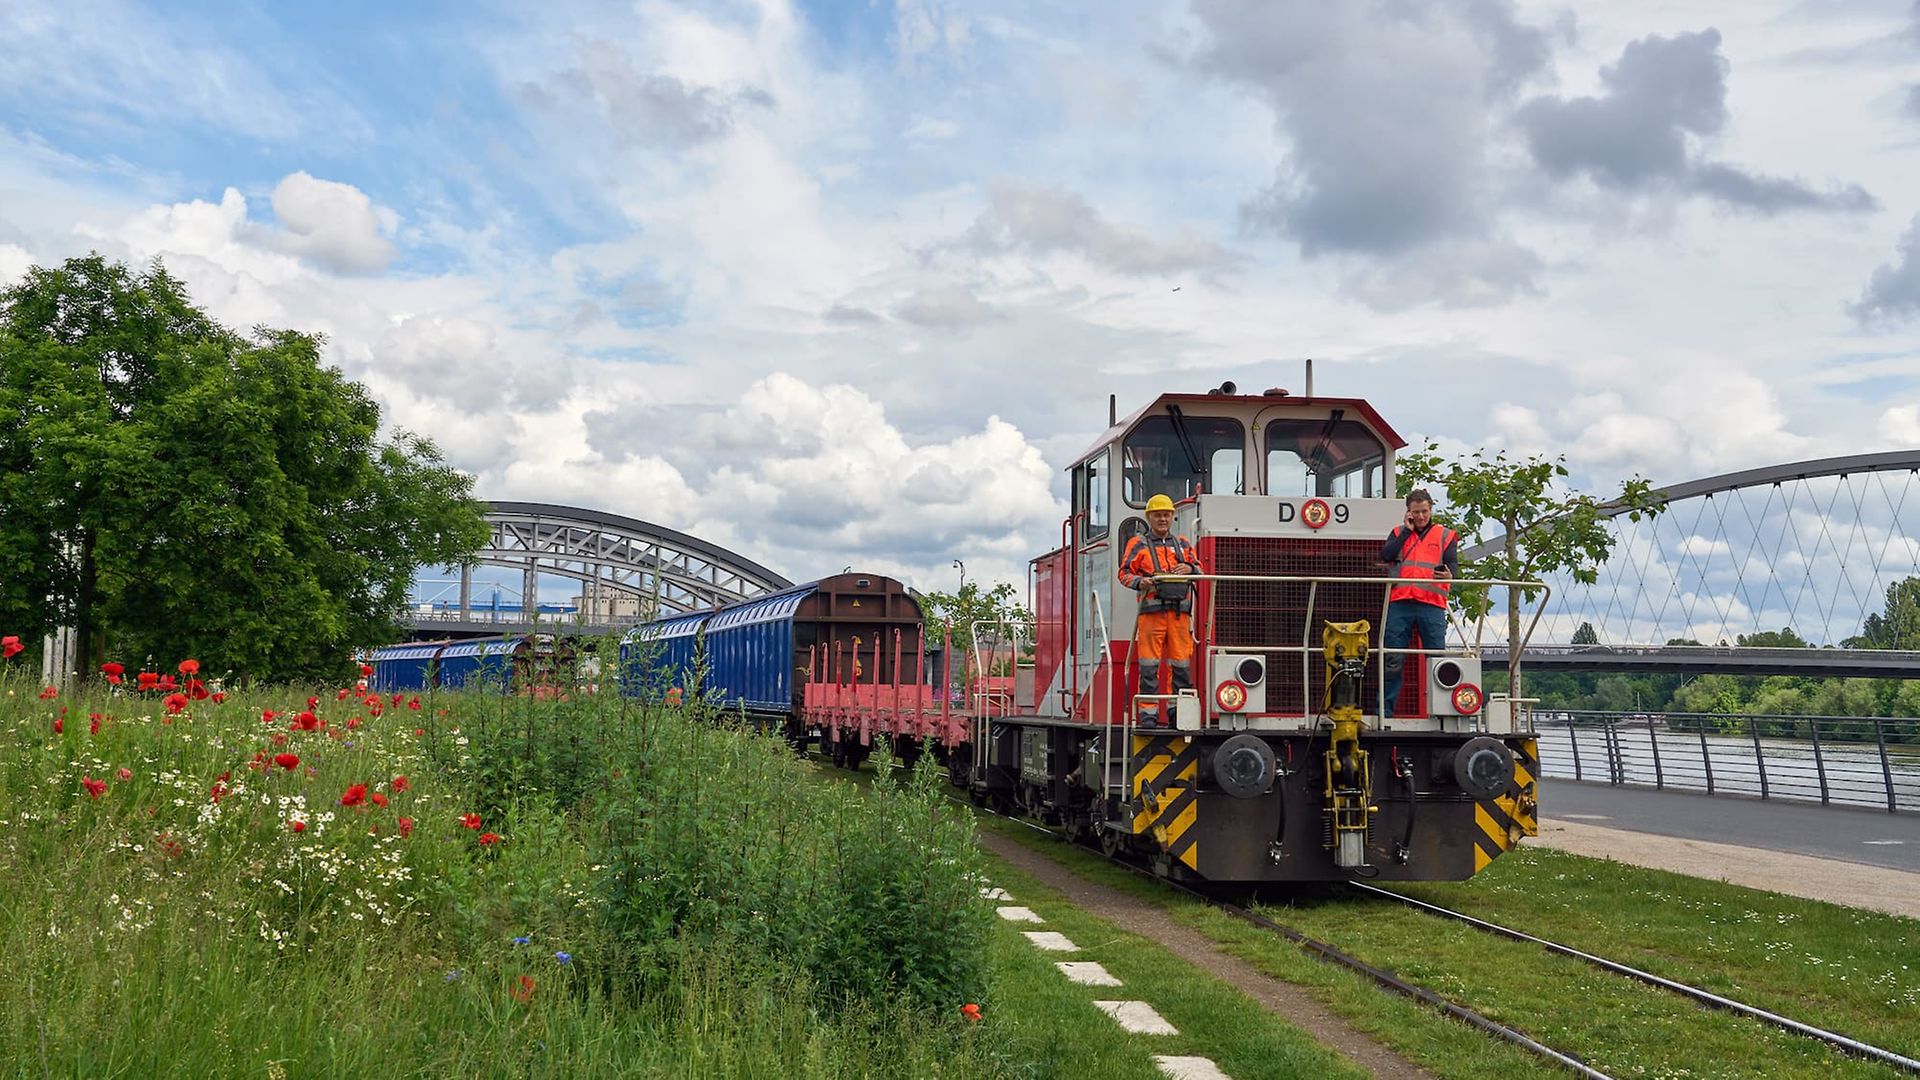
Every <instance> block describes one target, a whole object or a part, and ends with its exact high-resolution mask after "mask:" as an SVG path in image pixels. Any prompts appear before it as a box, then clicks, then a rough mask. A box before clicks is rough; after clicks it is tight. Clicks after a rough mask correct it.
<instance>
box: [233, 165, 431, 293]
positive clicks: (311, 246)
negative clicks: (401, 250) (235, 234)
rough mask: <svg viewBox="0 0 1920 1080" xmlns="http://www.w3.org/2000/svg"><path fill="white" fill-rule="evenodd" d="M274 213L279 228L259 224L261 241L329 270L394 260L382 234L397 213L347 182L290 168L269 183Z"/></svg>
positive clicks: (355, 269) (374, 266)
mask: <svg viewBox="0 0 1920 1080" xmlns="http://www.w3.org/2000/svg"><path fill="white" fill-rule="evenodd" d="M273 216H274V217H275V218H276V219H278V221H279V223H280V228H279V229H278V230H272V229H265V228H258V229H257V230H256V231H255V233H254V235H255V236H256V237H257V239H259V241H260V242H261V243H263V244H265V245H267V246H269V247H272V248H276V249H278V250H280V251H285V252H288V253H290V254H293V255H298V256H300V257H301V258H303V259H309V260H311V261H313V262H315V263H318V264H319V265H321V266H324V267H326V268H327V269H329V270H337V271H339V272H341V273H343V274H370V273H374V272H376V271H379V270H384V269H386V266H387V264H388V263H389V262H391V261H392V260H393V244H392V243H390V242H389V241H388V240H387V237H388V236H389V235H391V234H392V233H393V231H394V229H395V228H396V227H397V226H398V224H399V218H398V217H397V216H395V215H394V213H393V211H391V210H386V209H383V208H380V207H376V206H374V205H373V200H372V199H370V198H368V197H367V195H366V193H365V192H363V191H361V190H360V189H359V188H357V187H354V186H353V185H352V184H342V183H339V182H337V181H333V180H316V179H314V178H313V177H311V176H309V175H307V174H306V172H304V171H302V172H297V173H293V174H291V175H289V176H287V177H286V178H284V179H282V180H281V181H280V183H279V184H277V185H275V186H274V189H273Z"/></svg>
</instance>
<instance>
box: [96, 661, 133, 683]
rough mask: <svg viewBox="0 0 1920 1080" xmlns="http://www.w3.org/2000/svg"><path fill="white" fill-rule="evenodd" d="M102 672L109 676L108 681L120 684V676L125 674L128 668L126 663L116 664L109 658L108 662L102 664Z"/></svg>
mask: <svg viewBox="0 0 1920 1080" xmlns="http://www.w3.org/2000/svg"><path fill="white" fill-rule="evenodd" d="M100 672H101V674H103V675H105V676H106V677H107V681H108V682H110V683H112V684H113V685H115V686H119V685H120V676H122V675H125V674H126V673H127V669H126V665H124V664H116V663H114V662H113V661H111V660H109V661H107V662H106V663H104V664H101V665H100Z"/></svg>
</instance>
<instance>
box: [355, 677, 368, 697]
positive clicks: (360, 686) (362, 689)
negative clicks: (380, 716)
mask: <svg viewBox="0 0 1920 1080" xmlns="http://www.w3.org/2000/svg"><path fill="white" fill-rule="evenodd" d="M353 692H354V693H356V694H364V693H366V692H367V680H365V679H356V680H354V683H353Z"/></svg>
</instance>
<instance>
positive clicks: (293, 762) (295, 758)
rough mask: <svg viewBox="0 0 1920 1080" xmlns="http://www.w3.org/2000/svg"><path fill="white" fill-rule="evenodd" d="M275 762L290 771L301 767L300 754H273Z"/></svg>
mask: <svg viewBox="0 0 1920 1080" xmlns="http://www.w3.org/2000/svg"><path fill="white" fill-rule="evenodd" d="M273 763H274V764H275V765H278V766H280V767H281V768H283V769H285V770H287V771H288V772H292V771H293V770H295V769H297V768H299V767H300V755H299V754H275V755H273Z"/></svg>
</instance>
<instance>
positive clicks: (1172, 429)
mask: <svg viewBox="0 0 1920 1080" xmlns="http://www.w3.org/2000/svg"><path fill="white" fill-rule="evenodd" d="M1183 435H1184V438H1183V437H1182V436H1183ZM1245 444H1246V429H1245V428H1244V427H1242V426H1241V424H1240V421H1238V420H1231V419H1227V418H1226V417H1217V416H1185V415H1180V416H1178V417H1177V418H1176V416H1175V415H1172V414H1168V415H1161V416H1149V417H1147V418H1146V419H1144V420H1142V421H1140V423H1139V424H1138V425H1136V426H1135V427H1134V429H1133V432H1132V433H1131V434H1129V435H1128V436H1127V443H1126V451H1125V463H1124V465H1123V466H1122V467H1123V468H1124V469H1125V475H1126V483H1125V490H1126V498H1127V504H1128V505H1129V506H1135V507H1144V506H1146V505H1147V500H1148V499H1150V498H1152V497H1153V496H1155V495H1167V496H1170V497H1171V498H1172V499H1173V500H1174V501H1175V502H1178V501H1180V500H1181V499H1190V498H1193V497H1194V496H1196V495H1199V494H1200V493H1201V492H1203V491H1204V492H1208V493H1212V494H1220V495H1232V494H1235V493H1237V492H1241V491H1243V490H1244V484H1243V479H1242V477H1243V474H1244V472H1245V461H1244V459H1245V452H1244V446H1245Z"/></svg>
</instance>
